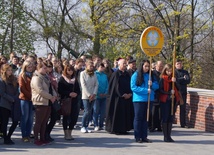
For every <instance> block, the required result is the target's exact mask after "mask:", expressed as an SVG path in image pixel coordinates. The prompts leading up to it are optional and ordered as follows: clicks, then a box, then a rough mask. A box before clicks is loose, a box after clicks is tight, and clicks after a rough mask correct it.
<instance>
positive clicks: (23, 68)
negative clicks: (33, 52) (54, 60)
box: [19, 61, 33, 82]
mask: <svg viewBox="0 0 214 155" xmlns="http://www.w3.org/2000/svg"><path fill="white" fill-rule="evenodd" d="M31 65H32V66H33V63H32V62H30V61H24V63H23V65H22V70H21V72H20V75H19V76H21V77H22V78H23V79H24V81H25V82H27V76H26V71H27V69H26V68H27V67H28V66H31Z"/></svg>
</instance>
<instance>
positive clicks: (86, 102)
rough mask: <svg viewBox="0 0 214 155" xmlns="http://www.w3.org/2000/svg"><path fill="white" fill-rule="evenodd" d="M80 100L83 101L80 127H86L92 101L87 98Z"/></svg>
mask: <svg viewBox="0 0 214 155" xmlns="http://www.w3.org/2000/svg"><path fill="white" fill-rule="evenodd" d="M82 101H83V106H84V113H83V116H82V127H85V128H87V127H88V123H89V119H90V116H91V112H92V109H93V105H94V101H92V102H89V100H87V99H83V100H82Z"/></svg>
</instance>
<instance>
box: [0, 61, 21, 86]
mask: <svg viewBox="0 0 214 155" xmlns="http://www.w3.org/2000/svg"><path fill="white" fill-rule="evenodd" d="M10 68H11V69H12V67H11V66H10V65H9V64H4V65H2V67H1V79H2V80H3V81H4V82H5V83H7V84H8V83H12V84H13V86H14V87H16V86H17V78H16V77H15V76H14V74H11V75H10V76H9V77H8V76H7V75H6V72H7V70H8V69H10Z"/></svg>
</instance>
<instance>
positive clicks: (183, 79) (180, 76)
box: [175, 59, 190, 128]
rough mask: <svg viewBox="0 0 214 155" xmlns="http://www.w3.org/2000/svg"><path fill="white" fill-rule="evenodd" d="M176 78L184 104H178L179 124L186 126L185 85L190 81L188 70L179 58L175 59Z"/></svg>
mask: <svg viewBox="0 0 214 155" xmlns="http://www.w3.org/2000/svg"><path fill="white" fill-rule="evenodd" d="M175 68H176V72H175V74H176V79H177V83H178V86H179V91H180V93H181V95H182V98H183V101H184V104H183V105H180V125H181V127H182V128H185V127H187V126H186V96H187V85H188V84H189V83H190V76H189V73H188V71H186V70H184V69H183V64H182V61H181V60H178V59H177V60H176V63H175Z"/></svg>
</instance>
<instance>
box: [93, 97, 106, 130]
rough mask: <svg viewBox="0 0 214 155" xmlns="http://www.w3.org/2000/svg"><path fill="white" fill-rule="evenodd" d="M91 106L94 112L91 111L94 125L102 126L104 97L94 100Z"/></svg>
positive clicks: (104, 108) (104, 107) (104, 109)
mask: <svg viewBox="0 0 214 155" xmlns="http://www.w3.org/2000/svg"><path fill="white" fill-rule="evenodd" d="M93 108H94V113H93V121H94V127H96V126H99V127H100V128H102V127H103V123H104V119H105V111H106V98H99V99H96V100H95V102H94V107H93ZM99 116H100V119H99V123H98V118H99Z"/></svg>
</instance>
